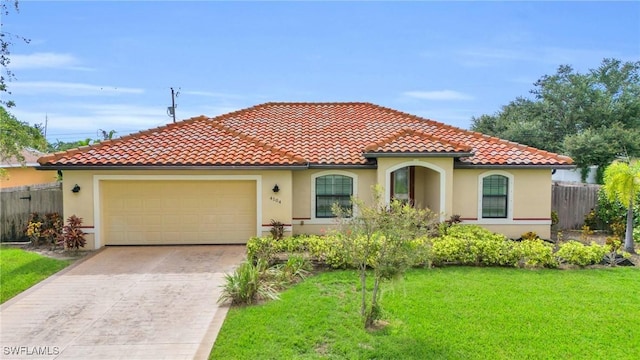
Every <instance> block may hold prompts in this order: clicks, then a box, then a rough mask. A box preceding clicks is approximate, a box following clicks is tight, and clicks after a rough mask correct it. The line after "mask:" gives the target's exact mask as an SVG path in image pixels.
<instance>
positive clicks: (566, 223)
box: [551, 183, 600, 230]
mask: <svg viewBox="0 0 640 360" xmlns="http://www.w3.org/2000/svg"><path fill="white" fill-rule="evenodd" d="M599 189H600V185H594V184H571V183H554V184H553V185H552V191H551V209H552V210H553V211H556V212H557V213H558V219H559V222H558V229H561V230H567V229H580V228H581V227H582V225H583V224H584V217H585V215H587V214H588V213H589V212H590V211H591V209H595V207H596V205H597V204H598V190H599Z"/></svg>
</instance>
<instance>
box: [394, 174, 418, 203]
mask: <svg viewBox="0 0 640 360" xmlns="http://www.w3.org/2000/svg"><path fill="white" fill-rule="evenodd" d="M413 180H414V167H413V166H407V167H403V168H401V169H398V170H396V171H394V172H392V173H391V199H398V200H400V201H402V202H408V203H410V204H413V200H414V192H413V188H414V184H413V183H414V181H413Z"/></svg>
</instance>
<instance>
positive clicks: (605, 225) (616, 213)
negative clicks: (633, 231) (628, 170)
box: [592, 188, 640, 231]
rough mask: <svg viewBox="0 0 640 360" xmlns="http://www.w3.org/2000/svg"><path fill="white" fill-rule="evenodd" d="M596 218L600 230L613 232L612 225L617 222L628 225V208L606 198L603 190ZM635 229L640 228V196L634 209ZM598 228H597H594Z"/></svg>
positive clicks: (599, 196)
mask: <svg viewBox="0 0 640 360" xmlns="http://www.w3.org/2000/svg"><path fill="white" fill-rule="evenodd" d="M595 212H596V218H597V223H598V227H597V228H598V229H602V230H608V231H613V229H611V225H612V224H614V223H615V222H619V223H622V224H625V223H626V216H627V208H626V206H623V205H622V204H620V202H619V201H611V200H609V198H608V197H607V196H606V194H605V192H604V190H603V188H601V189H600V191H599V192H598V205H597V206H596V210H595ZM633 223H634V227H637V226H640V194H638V201H636V206H635V207H634V222H633ZM592 228H596V227H592Z"/></svg>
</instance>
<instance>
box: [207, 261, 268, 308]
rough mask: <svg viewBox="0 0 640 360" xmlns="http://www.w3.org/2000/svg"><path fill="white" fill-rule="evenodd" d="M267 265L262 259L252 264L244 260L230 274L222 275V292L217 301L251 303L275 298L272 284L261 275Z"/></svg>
mask: <svg viewBox="0 0 640 360" xmlns="http://www.w3.org/2000/svg"><path fill="white" fill-rule="evenodd" d="M266 268H267V265H266V263H265V262H263V261H258V263H257V264H254V263H253V262H251V261H248V260H247V261H244V262H243V263H242V264H240V266H238V268H237V269H236V270H235V271H234V272H233V273H232V274H226V275H225V276H224V279H225V283H224V284H223V285H222V286H221V287H222V293H221V294H220V297H219V298H218V302H219V303H220V302H225V301H229V300H231V303H232V304H247V305H249V304H253V303H254V302H256V301H258V300H266V299H271V300H274V299H277V298H278V293H277V292H276V290H275V289H274V287H273V285H272V284H271V283H270V282H269V281H267V280H265V279H264V277H263V276H262V274H263V272H264V271H265V270H266Z"/></svg>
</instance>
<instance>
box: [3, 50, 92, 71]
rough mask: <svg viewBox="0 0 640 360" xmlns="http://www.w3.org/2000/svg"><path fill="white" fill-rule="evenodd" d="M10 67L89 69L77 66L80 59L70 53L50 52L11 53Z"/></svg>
mask: <svg viewBox="0 0 640 360" xmlns="http://www.w3.org/2000/svg"><path fill="white" fill-rule="evenodd" d="M9 59H10V61H11V62H10V65H9V67H10V68H11V69H61V68H62V69H74V70H90V69H88V68H84V67H79V66H77V65H78V64H79V63H80V61H79V60H78V59H77V58H76V57H75V56H73V55H71V54H58V53H51V52H44V53H33V54H13V55H10V56H9Z"/></svg>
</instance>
